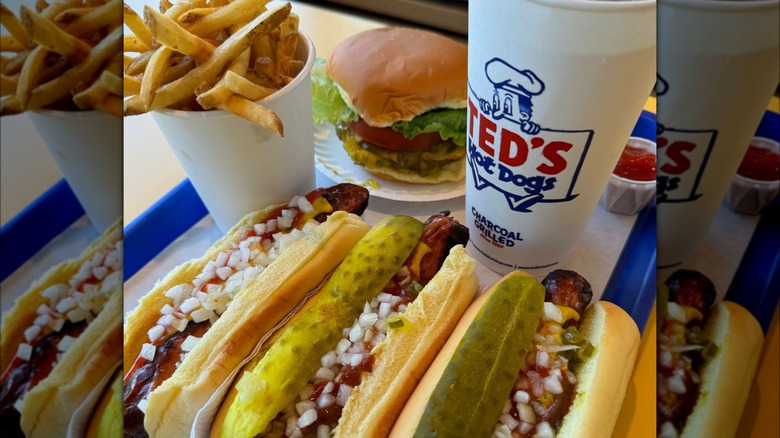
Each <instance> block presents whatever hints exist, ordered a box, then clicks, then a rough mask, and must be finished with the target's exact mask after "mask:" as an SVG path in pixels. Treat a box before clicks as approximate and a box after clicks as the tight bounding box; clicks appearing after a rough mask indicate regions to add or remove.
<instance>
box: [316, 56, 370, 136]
mask: <svg viewBox="0 0 780 438" xmlns="http://www.w3.org/2000/svg"><path fill="white" fill-rule="evenodd" d="M311 104H312V116H313V118H314V123H315V124H318V125H319V124H321V123H324V122H328V123H330V124H331V125H337V124H339V123H342V122H343V123H348V122H357V121H358V119H359V118H360V117H359V116H358V114H357V113H356V112H355V111H353V110H352V109H351V108H350V107H349V106H347V103H346V102H344V99H343V98H342V97H341V93H339V89H338V87H337V86H336V83H335V82H333V80H332V79H330V78H329V77H328V76H327V75H326V74H325V60H324V59H321V58H317V61H316V63H315V64H314V68H313V69H312V72H311Z"/></svg>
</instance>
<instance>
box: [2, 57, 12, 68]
mask: <svg viewBox="0 0 780 438" xmlns="http://www.w3.org/2000/svg"><path fill="white" fill-rule="evenodd" d="M10 60H11V58H9V57H7V56H5V55H0V71H3V70H4V69H5V66H6V65H8V61H10Z"/></svg>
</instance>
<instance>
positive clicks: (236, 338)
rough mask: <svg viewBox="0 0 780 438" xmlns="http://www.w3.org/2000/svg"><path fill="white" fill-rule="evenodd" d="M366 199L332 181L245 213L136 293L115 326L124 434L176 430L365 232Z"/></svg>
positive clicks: (180, 432)
mask: <svg viewBox="0 0 780 438" xmlns="http://www.w3.org/2000/svg"><path fill="white" fill-rule="evenodd" d="M367 202H368V192H367V190H366V189H364V188H362V187H359V186H355V185H352V184H341V185H338V186H335V187H331V188H328V189H318V190H315V191H313V192H312V193H309V194H308V195H306V196H305V197H295V198H294V199H293V200H292V201H291V202H290V203H289V204H287V205H276V206H271V207H268V208H267V209H265V210H262V211H258V212H255V213H251V214H249V215H247V216H246V217H245V218H244V219H243V220H242V221H241V222H240V223H239V224H237V225H236V226H235V227H234V228H233V229H232V230H230V232H229V233H228V234H227V235H226V236H225V237H224V238H222V239H221V240H219V241H218V242H217V243H215V244H214V245H213V246H212V247H211V248H210V249H209V250H208V251H207V252H206V254H205V255H204V256H203V257H201V258H198V259H194V260H191V261H189V262H187V263H184V264H182V265H181V266H179V267H177V268H175V269H174V270H173V271H172V272H171V273H170V274H168V276H166V278H165V279H163V280H162V281H160V282H158V283H157V284H156V285H155V287H154V288H153V289H152V290H151V291H150V292H149V293H147V294H146V295H145V296H144V297H143V298H141V300H139V305H138V307H136V309H135V310H134V311H133V312H132V313H130V314H129V315H128V316H127V319H126V323H125V340H124V341H125V344H124V345H125V359H124V368H125V377H124V395H123V403H124V416H125V420H124V423H125V436H128V437H129V436H146V435H147V434H149V435H151V436H184V435H186V434H187V433H188V431H189V428H190V426H191V423H192V419H193V418H194V416H195V413H196V412H197V410H198V409H199V407H200V406H202V404H203V403H205V401H206V400H208V398H209V396H210V395H211V393H212V392H213V391H214V390H215V389H216V388H217V387H218V386H219V385H220V383H221V381H222V380H224V378H225V377H227V375H228V373H229V372H230V370H232V369H233V368H235V367H236V366H237V365H238V363H239V362H240V361H241V360H243V359H244V358H245V357H246V356H247V355H248V354H249V353H250V351H251V349H252V347H253V346H254V345H255V344H256V343H257V342H258V341H259V339H260V338H262V337H263V336H264V335H265V334H266V333H268V332H269V331H270V330H271V329H272V328H273V327H274V326H275V325H276V324H277V323H278V322H279V321H281V320H282V319H283V318H284V317H285V316H286V315H287V314H288V313H290V312H291V311H292V310H293V309H294V308H295V307H296V306H298V304H299V303H300V302H301V301H302V300H303V299H304V298H305V296H306V295H307V294H309V292H310V291H311V290H313V289H314V288H315V287H316V286H317V285H318V284H319V283H320V282H321V281H322V280H323V279H324V278H325V277H326V276H327V275H328V274H329V273H330V271H332V270H333V269H334V268H335V267H336V266H337V265H338V263H339V262H340V261H341V259H343V258H344V256H345V255H346V254H347V252H349V250H350V249H351V248H352V246H353V245H354V244H355V243H356V242H357V241H358V240H359V239H360V237H362V236H363V234H365V232H366V231H367V230H368V228H369V226H368V225H367V224H366V223H364V222H363V221H362V220H361V219H360V218H359V217H358V216H357V215H358V214H361V213H362V212H363V210H364V209H365V207H366V205H367ZM348 212H349V213H348ZM320 222H321V223H320ZM228 305H229V306H228ZM234 308H235V310H231V309H234Z"/></svg>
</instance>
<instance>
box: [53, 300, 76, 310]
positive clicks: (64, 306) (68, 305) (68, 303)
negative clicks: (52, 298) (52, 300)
mask: <svg viewBox="0 0 780 438" xmlns="http://www.w3.org/2000/svg"><path fill="white" fill-rule="evenodd" d="M74 307H76V300H74V299H73V298H71V297H65V298H63V299H62V300H60V302H59V303H57V306H56V309H57V311H58V312H60V313H65V312H67V311H68V310H70V309H72V308H74Z"/></svg>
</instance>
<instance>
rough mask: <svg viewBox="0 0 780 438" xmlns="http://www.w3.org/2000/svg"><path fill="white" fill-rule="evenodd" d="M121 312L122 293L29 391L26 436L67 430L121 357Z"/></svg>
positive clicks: (24, 419)
mask: <svg viewBox="0 0 780 438" xmlns="http://www.w3.org/2000/svg"><path fill="white" fill-rule="evenodd" d="M121 314H122V294H120V293H115V294H113V295H112V296H111V299H110V300H109V301H108V303H107V304H106V306H105V308H104V309H103V311H102V312H100V314H99V315H98V317H97V318H95V320H94V321H92V322H91V323H90V324H89V326H88V327H87V329H86V330H85V331H84V333H82V334H81V336H79V337H78V338H77V340H76V341H75V342H74V343H73V345H72V346H71V347H70V349H69V350H68V352H67V354H65V355H64V356H63V358H62V360H60V362H59V363H58V364H57V366H55V367H54V369H53V370H52V372H51V374H49V376H48V377H47V378H46V379H44V380H43V381H41V383H39V384H38V385H36V386H35V387H34V388H33V389H32V390H30V391H29V392H28V393H27V396H26V397H25V399H24V408H23V409H22V430H23V431H24V433H25V435H26V436H28V437H33V436H41V437H51V436H62V434H63V431H65V430H67V427H68V423H69V422H70V418H71V416H72V414H73V412H74V411H75V409H76V408H78V407H79V405H80V404H81V402H82V401H83V400H84V399H85V398H86V397H87V396H88V395H89V394H90V392H92V390H93V389H94V388H95V387H96V386H98V384H99V383H100V381H101V380H102V379H103V377H104V376H105V375H106V374H108V373H110V372H111V370H112V369H113V368H114V366H115V364H116V363H117V361H118V360H119V355H120V354H121V352H122V345H121V342H122V320H121V318H120V317H119V316H120V315H121Z"/></svg>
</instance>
